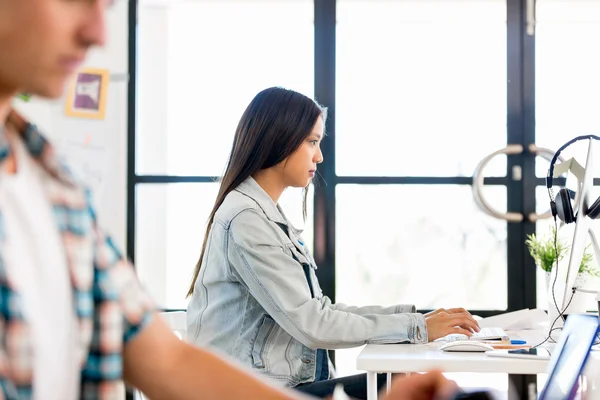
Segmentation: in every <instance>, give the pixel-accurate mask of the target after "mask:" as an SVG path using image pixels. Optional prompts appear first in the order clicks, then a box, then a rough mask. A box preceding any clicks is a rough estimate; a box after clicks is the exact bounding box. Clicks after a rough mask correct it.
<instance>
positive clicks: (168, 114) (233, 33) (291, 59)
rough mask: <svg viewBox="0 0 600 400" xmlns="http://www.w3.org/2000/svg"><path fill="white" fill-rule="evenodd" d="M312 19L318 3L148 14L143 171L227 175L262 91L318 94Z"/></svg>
mask: <svg viewBox="0 0 600 400" xmlns="http://www.w3.org/2000/svg"><path fill="white" fill-rule="evenodd" d="M144 17H146V18H145V19H144ZM313 18H314V16H313V2H312V1H311V0H294V1H272V0H245V1H234V0H213V1H204V0H203V1H195V2H178V3H176V4H174V5H172V6H171V7H169V8H165V9H159V11H157V9H156V8H155V7H154V8H147V9H146V10H143V9H141V10H140V35H139V43H140V63H139V64H140V66H139V70H140V71H139V82H138V86H139V88H140V89H139V91H140V93H139V96H140V97H139V108H140V110H139V129H138V148H137V149H138V155H139V157H138V158H139V163H138V165H137V172H138V173H139V174H173V175H186V174H187V175H200V176H219V175H221V174H222V172H223V170H224V167H225V162H226V159H227V156H228V152H229V150H230V147H231V143H232V140H233V134H234V132H235V128H236V126H237V123H238V121H239V119H240V117H241V116H242V113H243V111H244V109H245V108H246V106H247V105H248V103H249V102H250V100H251V99H252V98H253V97H254V95H256V93H258V92H259V91H260V90H262V89H265V88H267V87H270V86H284V87H287V88H290V89H294V90H297V91H299V92H301V93H303V94H306V95H307V96H310V97H313V92H314V89H313V82H314V79H313V76H314V74H313V69H314V61H313V59H314V56H313V53H314V26H313ZM165 54H167V55H168V56H165ZM157 152H158V153H159V154H157ZM161 154H162V155H161Z"/></svg>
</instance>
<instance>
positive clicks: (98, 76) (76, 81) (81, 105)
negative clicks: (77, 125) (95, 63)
mask: <svg viewBox="0 0 600 400" xmlns="http://www.w3.org/2000/svg"><path fill="white" fill-rule="evenodd" d="M109 80H110V75H109V72H108V70H106V69H98V68H85V69H82V70H80V71H78V72H77V73H76V74H75V76H73V78H72V80H71V84H70V85H69V92H68V96H67V104H66V107H65V114H66V115H67V116H69V117H81V118H91V119H104V115H105V112H106V97H107V88H108V83H109Z"/></svg>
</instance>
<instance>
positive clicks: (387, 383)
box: [385, 372, 392, 393]
mask: <svg viewBox="0 0 600 400" xmlns="http://www.w3.org/2000/svg"><path fill="white" fill-rule="evenodd" d="M385 386H386V387H385V389H386V393H389V392H390V390H391V389H392V373H391V372H388V373H387V379H386V380H385Z"/></svg>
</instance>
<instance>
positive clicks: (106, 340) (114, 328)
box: [0, 112, 155, 400]
mask: <svg viewBox="0 0 600 400" xmlns="http://www.w3.org/2000/svg"><path fill="white" fill-rule="evenodd" d="M8 122H9V123H11V124H12V125H13V126H14V127H15V128H16V129H17V130H18V131H19V132H20V133H21V134H22V137H23V139H24V142H25V144H26V146H27V149H28V151H29V152H30V154H31V156H32V157H33V158H34V159H35V160H36V162H38V163H39V165H40V166H41V167H42V168H43V169H44V170H45V171H46V172H47V175H46V176H45V178H44V187H45V189H46V192H47V194H48V197H49V199H50V201H51V203H52V205H53V210H54V215H55V218H56V224H57V226H58V228H59V231H60V234H61V237H62V239H63V243H64V246H65V250H66V255H67V264H68V267H69V270H70V276H71V282H72V287H73V296H74V297H73V299H74V305H75V315H76V317H77V319H78V323H79V325H78V327H79V330H78V333H79V335H80V337H79V341H78V343H73V346H77V349H78V354H79V358H80V363H81V392H80V398H81V399H99V400H103V399H114V398H117V397H119V396H121V395H122V390H123V386H122V384H121V380H122V375H123V358H122V352H123V346H124V344H125V343H127V341H128V340H131V339H132V338H133V337H135V335H136V334H137V333H138V332H140V330H141V329H143V327H145V326H146V325H147V324H148V322H149V321H150V319H151V317H152V315H153V312H154V310H155V306H154V304H153V302H152V301H151V299H150V297H149V296H148V295H147V293H146V292H145V291H144V290H143V289H142V287H141V285H140V283H139V281H138V279H137V277H136V275H135V272H134V270H133V268H132V266H131V265H130V264H129V263H128V262H127V261H126V260H125V259H124V258H123V256H122V254H121V253H120V252H119V251H118V250H117V248H116V247H115V245H114V244H113V242H112V240H111V239H110V237H108V236H106V235H105V234H104V233H103V232H102V231H101V230H100V228H99V227H98V223H97V219H96V215H95V212H94V210H93V208H92V206H91V194H90V192H89V191H88V190H87V189H85V188H83V187H82V186H81V185H79V184H78V183H77V182H76V180H75V179H74V178H73V176H72V174H71V173H70V172H69V170H68V169H67V168H66V166H64V165H63V164H62V163H61V162H60V161H59V160H58V158H57V157H56V155H55V152H54V149H53V147H52V146H51V145H50V144H49V143H48V142H47V141H46V139H45V138H44V137H43V136H42V135H41V134H40V133H39V131H38V130H37V128H36V127H35V126H34V125H32V124H29V123H27V122H26V121H25V120H23V119H22V118H21V117H20V116H19V115H18V114H16V113H15V112H11V114H10V116H9V118H8ZM9 155H10V147H9V145H8V140H7V138H6V135H5V133H3V132H2V130H1V129H0V165H2V163H3V162H4V161H6V159H7V157H8V156H9ZM4 238H5V232H4V223H3V218H2V210H0V400H2V399H10V400H13V399H30V398H31V397H32V382H33V370H32V366H33V354H32V343H31V339H30V337H29V332H28V326H27V321H26V320H25V319H24V316H23V312H22V304H21V298H20V296H19V293H17V292H16V291H15V290H13V288H12V287H11V285H10V282H9V280H8V279H7V276H6V269H5V265H4V260H3V257H2V250H1V249H2V243H3V239H4ZM49 267H51V266H49ZM49 328H51V327H49ZM57 367H60V366H57Z"/></svg>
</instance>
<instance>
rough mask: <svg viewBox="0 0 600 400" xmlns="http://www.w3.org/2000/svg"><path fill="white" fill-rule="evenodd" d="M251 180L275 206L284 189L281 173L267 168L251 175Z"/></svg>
mask: <svg viewBox="0 0 600 400" xmlns="http://www.w3.org/2000/svg"><path fill="white" fill-rule="evenodd" d="M252 178H254V180H255V181H256V183H258V185H259V186H260V187H261V188H262V190H264V191H265V192H266V193H267V194H268V195H269V197H270V198H271V199H272V200H273V202H274V203H275V204H277V202H278V201H279V198H280V197H281V194H282V193H283V191H284V189H285V186H284V185H283V182H282V180H281V172H278V171H275V170H273V169H271V168H267V169H263V170H260V171H258V172H257V173H255V174H254V175H252Z"/></svg>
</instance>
